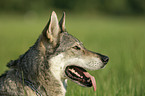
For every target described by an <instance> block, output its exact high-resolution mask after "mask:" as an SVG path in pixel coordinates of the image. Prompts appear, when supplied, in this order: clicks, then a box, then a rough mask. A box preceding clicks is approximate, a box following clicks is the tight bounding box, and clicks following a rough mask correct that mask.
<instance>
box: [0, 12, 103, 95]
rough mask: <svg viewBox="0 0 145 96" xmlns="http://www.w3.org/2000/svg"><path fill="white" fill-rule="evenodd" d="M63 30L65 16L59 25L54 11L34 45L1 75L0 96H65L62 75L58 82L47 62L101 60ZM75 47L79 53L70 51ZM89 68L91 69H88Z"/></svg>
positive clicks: (11, 62)
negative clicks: (90, 58) (82, 59)
mask: <svg viewBox="0 0 145 96" xmlns="http://www.w3.org/2000/svg"><path fill="white" fill-rule="evenodd" d="M65 31H66V29H65V13H64V14H63V16H62V19H61V21H60V22H59V23H58V20H57V16H56V14H55V12H52V15H51V18H50V20H49V22H48V24H47V25H46V27H45V28H44V30H43V32H42V34H41V35H40V36H39V38H38V40H37V41H36V43H35V44H34V45H33V46H32V47H30V49H29V50H28V51H27V52H26V53H25V54H23V55H21V56H20V57H19V58H18V59H17V60H13V61H10V62H9V63H8V64H7V66H8V67H9V68H10V70H8V71H7V72H5V73H4V74H3V75H1V76H0V96H64V95H65V92H64V91H63V90H65V88H66V86H64V85H65V84H63V82H64V81H65V79H66V77H65V76H64V72H62V74H61V75H62V76H61V78H59V79H60V80H58V78H56V77H55V75H54V74H53V68H52V67H51V66H52V64H53V63H52V62H50V61H49V60H51V61H52V60H53V58H55V57H56V58H57V56H59V54H63V56H64V58H62V61H63V60H65V59H69V57H70V58H73V57H74V56H76V57H75V58H82V57H83V56H84V57H83V58H87V57H95V58H100V55H98V54H97V53H94V52H91V51H88V50H87V49H85V48H84V47H83V45H82V43H81V42H79V40H78V39H76V38H75V37H73V36H71V35H70V34H68V33H67V32H65ZM76 45H79V47H80V48H81V50H80V51H79V52H78V51H76V50H74V49H72V48H73V47H74V46H76ZM81 56H82V57H81ZM54 62H55V60H54ZM60 63H61V62H60ZM58 65H59V64H58ZM79 66H81V65H79ZM87 66H88V65H87ZM102 66H104V65H102ZM82 67H83V66H82ZM64 68H65V67H64ZM64 68H63V69H62V70H64ZM84 68H85V66H84ZM88 69H90V70H91V68H89V67H88ZM98 69H99V68H98ZM92 70H94V69H93V67H92ZM61 82H62V83H61Z"/></svg>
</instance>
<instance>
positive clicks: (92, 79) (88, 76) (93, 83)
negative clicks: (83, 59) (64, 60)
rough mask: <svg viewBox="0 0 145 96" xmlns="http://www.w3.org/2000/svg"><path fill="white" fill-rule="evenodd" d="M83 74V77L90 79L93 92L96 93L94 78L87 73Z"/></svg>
mask: <svg viewBox="0 0 145 96" xmlns="http://www.w3.org/2000/svg"><path fill="white" fill-rule="evenodd" d="M83 73H84V74H85V76H86V77H87V78H90V79H91V81H92V85H93V88H94V91H96V81H95V78H94V77H93V76H92V75H90V74H89V73H88V72H83Z"/></svg>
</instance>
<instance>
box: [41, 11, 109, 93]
mask: <svg viewBox="0 0 145 96" xmlns="http://www.w3.org/2000/svg"><path fill="white" fill-rule="evenodd" d="M40 50H41V52H42V53H43V54H45V55H48V54H49V60H48V62H49V64H50V65H49V66H50V70H51V72H52V74H53V75H54V77H55V78H57V79H58V80H61V81H62V80H64V79H66V78H68V79H70V80H72V81H74V82H76V83H77V84H79V85H81V86H85V87H91V86H93V87H94V90H96V85H95V79H94V77H93V76H91V75H90V74H89V73H88V72H87V71H86V70H98V69H101V68H103V67H104V66H105V65H106V64H107V62H108V60H109V58H108V57H107V56H104V55H101V54H99V53H96V52H92V51H89V50H87V49H86V48H85V47H84V46H83V44H82V43H81V42H80V41H79V40H78V39H76V38H75V37H73V36H72V35H70V34H68V33H67V32H66V28H65V13H63V16H62V18H61V20H60V22H58V19H57V16H56V13H55V12H52V15H51V18H50V20H49V22H48V24H47V25H46V27H45V28H44V30H43V32H42V35H41V42H40Z"/></svg>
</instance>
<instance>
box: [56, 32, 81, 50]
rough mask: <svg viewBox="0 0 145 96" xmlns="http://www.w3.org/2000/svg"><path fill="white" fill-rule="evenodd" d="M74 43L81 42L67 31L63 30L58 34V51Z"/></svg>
mask: <svg viewBox="0 0 145 96" xmlns="http://www.w3.org/2000/svg"><path fill="white" fill-rule="evenodd" d="M75 44H81V42H80V41H79V40H78V39H77V38H75V37H73V36H72V35H70V34H68V33H67V32H63V33H61V34H60V42H59V47H58V50H59V51H64V50H66V49H69V48H71V47H72V46H74V45H75Z"/></svg>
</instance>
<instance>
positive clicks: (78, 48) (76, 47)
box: [73, 46, 81, 50]
mask: <svg viewBox="0 0 145 96" xmlns="http://www.w3.org/2000/svg"><path fill="white" fill-rule="evenodd" d="M73 48H74V49H76V50H81V48H80V47H78V46H74V47H73Z"/></svg>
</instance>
